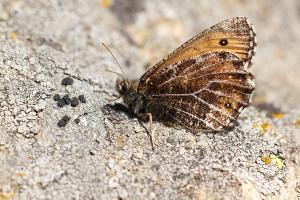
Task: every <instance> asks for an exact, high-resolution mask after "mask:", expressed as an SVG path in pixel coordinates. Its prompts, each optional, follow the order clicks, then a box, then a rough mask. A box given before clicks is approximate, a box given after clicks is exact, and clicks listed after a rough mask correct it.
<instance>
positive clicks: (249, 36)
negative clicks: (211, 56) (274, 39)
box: [138, 17, 256, 91]
mask: <svg viewBox="0 0 300 200" xmlns="http://www.w3.org/2000/svg"><path fill="white" fill-rule="evenodd" d="M255 45H256V41H255V32H254V30H253V27H252V25H251V24H250V23H249V22H248V21H247V19H246V18H245V17H234V18H231V19H228V20H225V21H223V22H221V23H218V24H216V25H215V26H213V27H211V28H209V29H207V30H205V31H203V32H201V33H199V34H198V35H196V36H194V37H193V38H192V39H190V40H189V41H187V42H186V43H184V44H183V45H181V46H180V47H179V48H177V49H176V50H174V51H173V52H172V53H171V54H169V55H168V56H166V57H165V58H164V59H162V60H161V61H160V62H158V63H157V64H156V65H154V66H153V67H152V68H151V69H150V70H148V72H146V73H145V74H144V75H143V76H142V77H141V79H140V84H139V87H138V90H140V91H142V90H143V89H144V88H145V86H146V82H147V81H149V77H152V76H155V74H156V73H157V72H158V71H160V70H163V69H164V68H167V67H169V66H170V65H172V64H175V63H177V62H180V61H183V60H190V59H192V58H194V57H195V56H199V55H204V54H206V53H209V52H229V53H231V54H233V55H235V56H237V57H238V58H239V59H240V60H241V61H243V62H244V63H245V65H246V64H247V65H250V64H251V59H252V56H253V54H254V47H255Z"/></svg>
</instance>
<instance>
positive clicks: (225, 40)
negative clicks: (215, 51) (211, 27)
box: [219, 39, 228, 46]
mask: <svg viewBox="0 0 300 200" xmlns="http://www.w3.org/2000/svg"><path fill="white" fill-rule="evenodd" d="M219 44H220V45H221V46H226V45H227V44H228V40H227V39H221V40H220V42H219Z"/></svg>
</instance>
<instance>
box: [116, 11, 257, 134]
mask: <svg viewBox="0 0 300 200" xmlns="http://www.w3.org/2000/svg"><path fill="white" fill-rule="evenodd" d="M255 45H256V41H255V33H254V30H253V27H252V25H251V24H250V23H249V22H248V21H247V19H246V18H245V17H234V18H231V19H228V20H225V21H223V22H221V23H219V24H216V25H215V26H213V27H211V28H209V29H207V30H205V31H203V32H202V33H200V34H198V35H196V36H195V37H193V38H192V39H190V40H189V41H187V42H186V43H184V44H183V45H181V46H180V47H179V48H177V49H176V50H175V51H173V52H172V53H171V54H169V55H168V56H167V57H165V58H163V59H162V60H161V61H160V62H158V63H157V64H156V65H154V66H153V67H152V68H150V69H149V70H148V71H147V72H146V73H145V74H144V75H143V76H142V77H141V78H140V79H139V81H128V80H123V81H119V82H118V83H117V89H118V91H119V93H120V95H122V97H123V100H124V103H125V104H126V105H127V107H128V108H129V109H131V110H132V111H133V112H134V113H135V114H136V115H137V116H138V117H139V118H141V119H147V117H148V120H149V119H151V120H152V116H153V119H156V120H159V121H161V122H164V123H167V124H174V125H180V126H182V127H185V128H187V129H190V130H196V131H197V130H203V129H204V130H214V131H221V130H224V129H225V128H226V127H229V126H231V125H232V123H233V122H234V121H235V120H236V118H237V117H238V115H239V114H240V112H241V110H243V109H244V108H245V107H247V106H248V105H249V99H250V95H251V93H252V91H253V90H254V83H253V80H254V77H253V75H252V74H251V72H250V71H249V67H250V66H251V60H252V57H253V55H254V47H255Z"/></svg>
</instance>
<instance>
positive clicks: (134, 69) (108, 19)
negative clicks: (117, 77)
mask: <svg viewBox="0 0 300 200" xmlns="http://www.w3.org/2000/svg"><path fill="white" fill-rule="evenodd" d="M233 16H246V17H248V18H249V20H250V21H251V22H252V23H253V24H254V26H255V28H256V33H257V41H258V47H257V51H256V57H255V58H254V65H253V70H254V73H255V77H256V91H255V96H254V99H253V100H254V103H255V105H258V106H259V108H262V109H265V108H267V109H269V108H270V109H277V108H280V109H281V110H283V111H287V110H291V109H299V108H300V106H299V103H298V98H297V97H300V82H299V81H300V80H299V76H300V67H299V55H300V54H299V53H300V34H299V30H300V22H299V19H300V1H298V0H288V1H274V0H263V1H262V0H213V1H211V0H190V1H187V2H184V3H183V2H182V1H180V0H159V1H158V0H154V1H146V0H89V1H80V0H74V1H69V0H51V1H46V0H45V1H42V0H38V1H36V0H28V1H21V0H1V3H0V20H2V21H7V22H8V23H11V26H12V27H15V30H13V31H15V32H16V33H17V35H18V37H22V35H23V36H24V37H25V36H26V35H28V34H27V33H30V34H32V35H35V36H36V38H44V40H45V41H46V42H48V43H51V44H52V45H53V46H54V47H55V48H57V49H58V50H63V51H64V52H67V53H68V54H69V55H70V57H72V58H73V59H75V60H76V59H78V60H77V61H78V62H79V63H80V62H81V63H82V66H81V69H82V71H83V72H84V73H86V74H89V76H91V77H93V78H94V79H99V78H103V77H104V78H107V77H106V76H111V74H109V75H105V74H101V75H100V77H99V71H98V73H97V70H99V63H100V60H99V59H101V58H103V57H104V54H106V53H107V52H106V51H105V50H104V49H103V48H101V47H100V46H99V43H100V42H105V43H107V44H108V45H109V46H111V48H112V50H113V51H114V52H115V53H116V56H117V58H118V60H120V61H121V62H122V63H123V65H124V66H126V67H127V68H126V71H127V74H130V76H129V77H131V78H139V77H140V75H142V74H143V73H144V72H145V70H146V69H147V68H148V67H150V66H151V65H153V64H155V63H156V62H157V61H158V60H160V59H161V58H162V57H163V56H165V55H167V53H168V52H171V51H172V50H174V49H175V48H176V47H178V46H179V45H180V44H182V43H183V42H185V41H186V40H188V39H189V38H191V37H192V36H194V35H195V34H197V33H199V32H200V31H202V30H204V29H206V28H208V27H210V26H212V25H214V24H216V23H218V22H220V21H222V20H225V19H227V18H230V17H233ZM20 27H21V28H20ZM45 38H46V39H45ZM62 43H63V46H62V45H61V44H62ZM96 51H98V54H97V53H95V52H96ZM101 54H103V57H101ZM95 56H96V57H95ZM82 57H85V60H82ZM99 57H100V58H99ZM79 58H80V59H79ZM97 60H98V63H97ZM85 61H90V64H91V65H90V66H87V65H86V64H84V63H86V62H85ZM108 65H110V66H109V67H110V68H111V65H114V64H113V63H110V64H108ZM93 66H94V67H95V68H94V69H93ZM101 67H103V65H101ZM114 70H117V68H116V69H114ZM96 75H97V76H96ZM101 76H103V77H101ZM109 82H110V83H111V81H109ZM108 85H109V84H108Z"/></svg>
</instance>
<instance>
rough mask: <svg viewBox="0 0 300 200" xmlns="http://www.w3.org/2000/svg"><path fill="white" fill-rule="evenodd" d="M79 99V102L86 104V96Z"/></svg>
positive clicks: (80, 96)
mask: <svg viewBox="0 0 300 200" xmlns="http://www.w3.org/2000/svg"><path fill="white" fill-rule="evenodd" d="M78 99H79V101H81V103H86V99H85V97H84V95H79V96H78Z"/></svg>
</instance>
